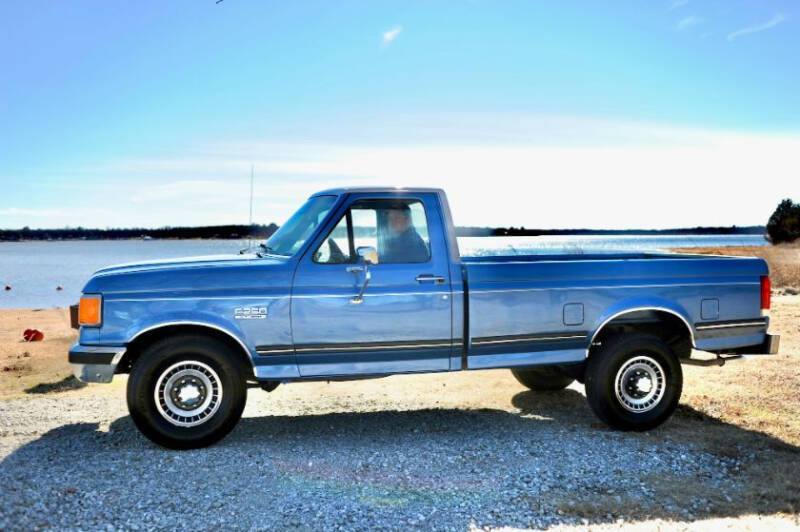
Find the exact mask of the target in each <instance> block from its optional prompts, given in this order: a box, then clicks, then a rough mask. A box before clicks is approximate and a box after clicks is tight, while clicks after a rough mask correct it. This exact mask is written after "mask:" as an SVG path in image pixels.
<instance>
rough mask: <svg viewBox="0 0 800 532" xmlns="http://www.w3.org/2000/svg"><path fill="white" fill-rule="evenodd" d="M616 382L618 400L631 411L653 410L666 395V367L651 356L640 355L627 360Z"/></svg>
mask: <svg viewBox="0 0 800 532" xmlns="http://www.w3.org/2000/svg"><path fill="white" fill-rule="evenodd" d="M614 382H615V386H614V390H615V392H616V394H617V400H618V401H619V403H620V404H621V405H622V406H623V407H624V408H625V409H626V410H630V411H631V412H637V413H639V412H647V411H648V410H652V409H653V408H655V407H656V405H658V403H659V402H660V401H661V399H662V398H663V397H664V390H665V386H666V383H665V379H664V369H663V368H662V367H661V364H659V363H658V362H656V361H655V360H654V359H653V358H651V357H649V356H645V355H639V356H635V357H633V358H631V359H630V360H628V361H627V362H625V363H624V364H623V365H622V367H621V368H619V371H618V372H617V378H616V379H615V381H614Z"/></svg>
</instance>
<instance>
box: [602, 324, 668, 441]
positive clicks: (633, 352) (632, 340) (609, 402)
mask: <svg viewBox="0 0 800 532" xmlns="http://www.w3.org/2000/svg"><path fill="white" fill-rule="evenodd" d="M682 388H683V373H682V371H681V365H680V362H679V361H678V358H677V357H676V356H675V354H674V353H673V352H672V350H671V349H670V348H669V346H667V345H666V344H665V343H664V342H662V341H661V340H660V339H659V338H658V337H656V336H653V335H650V334H644V333H634V334H627V335H622V336H617V337H614V338H611V339H610V340H608V341H607V342H606V344H605V345H603V346H601V347H600V349H598V350H597V351H596V352H594V353H592V354H591V356H590V357H589V362H588V365H587V367H586V398H587V400H588V401H589V406H590V407H591V408H592V410H593V411H594V413H595V414H596V415H597V417H599V418H600V419H601V420H602V421H604V422H605V423H607V424H608V425H610V426H612V427H614V428H616V429H619V430H635V431H645V430H649V429H652V428H655V427H657V426H659V425H661V424H662V423H664V422H665V421H666V420H667V419H669V417H670V416H671V415H672V414H673V412H675V408H676V407H677V406H678V401H679V400H680V397H681V391H682Z"/></svg>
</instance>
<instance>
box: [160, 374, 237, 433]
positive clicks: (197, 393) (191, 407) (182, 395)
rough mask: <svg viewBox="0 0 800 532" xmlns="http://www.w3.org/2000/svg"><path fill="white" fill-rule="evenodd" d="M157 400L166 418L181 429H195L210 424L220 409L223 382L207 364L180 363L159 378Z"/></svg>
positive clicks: (162, 414) (161, 412)
mask: <svg viewBox="0 0 800 532" xmlns="http://www.w3.org/2000/svg"><path fill="white" fill-rule="evenodd" d="M154 399H155V403H156V408H157V409H158V411H159V413H160V414H161V416H162V417H163V418H164V419H166V420H167V421H169V422H170V423H172V424H173V425H177V426H179V427H193V426H195V425H200V424H201V423H204V422H206V421H208V419H210V418H211V416H213V415H214V414H215V413H216V412H217V410H218V409H219V405H220V402H221V400H222V383H221V381H220V379H219V376H218V375H217V373H216V372H215V371H214V370H213V369H212V368H211V367H210V366H208V365H207V364H204V363H202V362H198V361H194V360H189V361H185V362H178V363H177V364H173V365H172V366H170V367H168V368H167V369H166V370H164V371H163V372H162V373H161V375H160V376H159V378H158V381H157V382H156V387H155V393H154Z"/></svg>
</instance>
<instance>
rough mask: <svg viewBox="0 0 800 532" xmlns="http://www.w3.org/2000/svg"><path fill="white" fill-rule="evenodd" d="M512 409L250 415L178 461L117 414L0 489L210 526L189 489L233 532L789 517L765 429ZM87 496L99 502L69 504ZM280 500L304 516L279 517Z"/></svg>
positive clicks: (23, 463)
mask: <svg viewBox="0 0 800 532" xmlns="http://www.w3.org/2000/svg"><path fill="white" fill-rule="evenodd" d="M512 403H513V405H514V406H515V407H516V408H517V409H518V410H519V411H518V412H508V411H503V410H491V409H477V410H466V409H435V410H434V409H429V410H413V411H377V412H366V413H364V412H359V413H330V414H321V415H300V416H291V415H267V416H260V417H249V418H244V419H242V420H241V422H240V424H239V426H238V427H237V428H236V429H235V430H234V431H233V432H232V433H231V434H230V435H229V436H228V437H227V438H226V439H224V440H223V441H222V442H220V443H219V444H217V445H216V446H213V447H211V448H208V449H200V450H194V451H184V452H177V451H168V450H164V449H161V448H159V447H157V446H155V445H153V444H151V443H150V442H149V441H147V440H146V439H145V438H144V437H143V436H141V435H140V434H139V433H138V431H137V430H136V428H135V427H134V426H133V423H132V421H131V420H130V418H129V417H128V416H125V417H122V418H119V419H117V420H115V421H114V422H112V423H111V425H110V426H109V427H108V430H102V429H99V428H98V425H97V424H94V423H76V424H70V425H65V426H61V427H58V428H55V429H53V430H51V431H49V432H47V433H46V434H44V435H42V436H41V437H40V438H39V439H37V440H35V441H32V442H30V443H27V444H25V445H23V446H21V447H20V448H19V449H17V450H15V451H14V452H13V453H12V454H11V455H9V456H8V457H7V458H6V459H5V460H3V461H2V463H0V486H2V487H0V493H2V492H3V490H8V489H10V490H14V491H22V492H24V493H25V495H26V498H28V499H29V500H36V501H42V503H43V505H44V507H46V508H57V507H59V506H60V505H63V504H70V500H71V498H72V497H75V499H74V501H75V502H77V501H79V500H80V501H81V502H80V504H82V505H85V506H84V511H85V512H89V513H91V512H92V511H94V510H96V511H98V512H100V511H101V510H102V508H103V505H106V504H113V505H114V506H115V507H116V508H119V509H120V511H123V512H124V511H126V508H125V507H126V506H129V507H130V509H131V510H135V508H136V504H137V501H139V500H147V501H151V503H152V507H151V508H150V509H149V510H148V511H149V512H150V513H155V514H158V513H159V512H162V513H164V515H166V516H173V517H175V518H178V519H181V521H175V522H182V521H183V519H188V518H193V519H194V522H195V523H197V527H198V528H214V527H215V523H214V522H211V521H209V522H205V521H203V519H204V518H199V520H198V516H197V515H193V514H192V512H193V510H192V508H194V505H193V504H185V505H184V504H180V501H176V497H179V495H176V493H181V489H182V487H183V486H187V485H189V486H193V488H194V489H195V490H199V492H198V491H195V492H194V493H193V494H192V497H193V498H194V499H199V500H202V501H206V502H209V503H216V502H218V503H220V504H224V505H225V506H226V507H230V508H239V509H242V512H243V513H242V514H241V519H242V521H241V522H239V525H240V526H241V527H243V528H252V527H260V528H272V527H273V525H277V524H280V525H281V528H286V529H292V528H295V529H330V528H334V527H336V526H339V525H342V526H344V527H345V528H348V523H350V527H352V525H353V522H354V521H353V519H357V520H358V521H357V522H358V523H359V524H360V526H361V527H365V528H371V526H370V523H386V522H387V521H386V520H387V519H390V520H396V521H389V522H396V526H395V527H394V528H415V527H419V528H425V529H441V528H455V529H461V530H467V529H469V528H470V527H471V526H478V527H483V526H492V527H500V526H509V527H521V528H542V527H548V526H552V525H554V524H558V523H581V522H584V523H585V522H588V523H601V522H609V521H614V520H616V519H618V518H624V519H625V520H626V521H640V520H645V519H654V518H662V519H679V520H683V521H693V520H696V519H701V518H709V517H736V516H740V515H745V514H772V513H777V512H789V513H794V512H796V509H797V508H798V501H799V500H800V493H799V491H800V490H799V489H798V485H797V478H800V468H799V467H800V466H798V463H800V448H798V447H796V446H792V445H789V444H786V443H784V442H782V441H780V440H778V439H776V438H773V437H771V436H768V435H765V434H763V433H759V432H755V431H750V430H745V429H743V428H740V427H737V426H735V425H730V424H727V423H723V422H721V421H719V420H717V419H714V418H712V417H709V416H707V415H706V414H704V413H702V412H700V411H697V410H694V409H692V408H689V407H685V406H682V407H681V408H680V409H679V411H678V412H677V414H676V415H675V416H674V418H673V419H672V420H670V421H669V422H668V423H667V424H665V425H664V426H663V427H660V428H658V429H656V430H654V431H651V432H647V433H621V432H615V431H612V430H609V429H607V428H606V427H605V426H604V425H602V424H601V423H599V422H597V421H596V420H595V418H594V417H593V415H592V413H591V412H590V411H589V409H588V407H587V406H586V402H585V399H584V397H583V396H582V395H581V394H579V393H578V392H575V391H572V390H569V389H568V390H564V391H561V392H555V393H550V394H535V393H533V392H527V391H526V392H521V393H518V394H517V395H515V396H514V397H513V398H512ZM53 456H57V467H51V468H49V472H48V473H47V474H48V481H47V482H41V478H39V477H38V474H39V473H40V472H41V471H40V468H37V467H33V466H32V464H42V463H45V464H46V463H47V462H48V461H49V460H52V457H53ZM44 470H45V471H48V468H47V467H45V468H44ZM87 493H93V494H95V495H94V497H93V498H91V499H84V498H81V499H79V497H84V496H85V494H87ZM120 493H123V494H125V496H124V497H119V496H118V495H119V494H120ZM113 494H117V495H113ZM254 500H258V504H254V502H253V501H254ZM320 500H327V502H326V503H325V504H324V512H320V511H318V510H319V506H318V504H319V501H320ZM286 507H291V508H294V509H295V510H296V512H295V514H294V515H297V514H299V515H305V516H306V517H307V519H308V521H303V520H301V521H300V522H298V523H295V524H291V523H287V522H282V521H280V516H281V515H282V512H283V511H284V509H285V508H286ZM32 508H33V507H31V508H30V509H28V508H24V507H22V508H16V509H12V510H10V512H11V513H10V514H9V515H11V517H13V515H14V513H13V512H27V511H31V512H33V511H34V510H33V509H32ZM37 508H38V507H37ZM245 509H246V511H245ZM40 510H41V508H40ZM40 510H37V511H40ZM159 515H160V514H159ZM204 515H205V514H204ZM420 516H421V517H423V518H424V520H420V519H419V518H420ZM275 519H279V520H278V521H277V522H276V521H275ZM583 520H585V521H583ZM63 524H64V525H65V526H69V525H70V524H72V525H74V523H63Z"/></svg>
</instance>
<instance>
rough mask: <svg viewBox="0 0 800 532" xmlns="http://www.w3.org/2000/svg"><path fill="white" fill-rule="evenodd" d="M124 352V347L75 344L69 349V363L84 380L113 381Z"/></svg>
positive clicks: (73, 371)
mask: <svg viewBox="0 0 800 532" xmlns="http://www.w3.org/2000/svg"><path fill="white" fill-rule="evenodd" d="M124 354H125V348H124V347H109V346H95V345H81V344H75V345H73V346H72V347H71V348H70V350H69V364H70V366H72V373H73V375H75V377H76V378H78V379H79V380H81V381H83V382H111V379H112V378H113V377H114V372H115V371H116V370H117V365H119V361H120V360H122V355H124Z"/></svg>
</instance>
